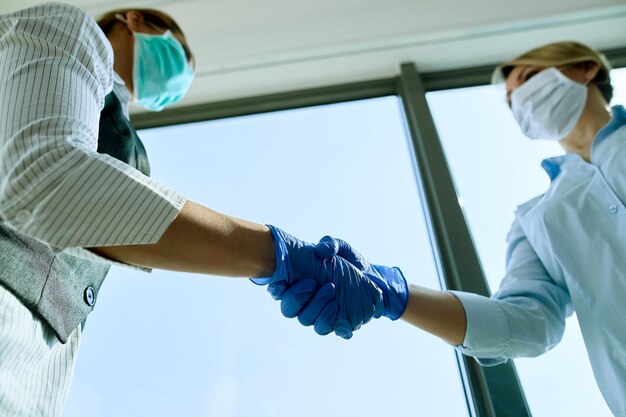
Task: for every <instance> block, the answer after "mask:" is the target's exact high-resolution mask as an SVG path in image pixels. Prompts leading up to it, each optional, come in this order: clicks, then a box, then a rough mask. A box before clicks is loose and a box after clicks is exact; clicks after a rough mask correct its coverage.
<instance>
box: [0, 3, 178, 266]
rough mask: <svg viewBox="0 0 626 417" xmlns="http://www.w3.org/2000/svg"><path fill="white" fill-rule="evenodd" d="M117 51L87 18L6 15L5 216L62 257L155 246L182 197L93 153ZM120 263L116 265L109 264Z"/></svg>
mask: <svg viewBox="0 0 626 417" xmlns="http://www.w3.org/2000/svg"><path fill="white" fill-rule="evenodd" d="M114 81H115V76H114V72H113V50H112V48H111V45H110V43H109V42H108V40H107V38H106V37H105V35H104V33H102V31H101V30H100V28H99V27H98V25H97V24H96V22H95V21H94V20H93V19H92V18H91V17H89V16H88V15H87V14H86V13H85V12H83V11H82V10H80V9H78V8H76V7H73V6H70V5H66V4H60V3H47V4H42V5H39V6H35V7H32V8H29V9H26V10H21V11H19V12H16V13H12V14H7V15H2V16H0V217H1V218H2V219H3V220H4V221H5V222H7V223H8V224H9V225H11V226H12V227H15V228H16V229H17V230H19V231H21V232H23V233H25V234H28V235H30V236H34V237H36V238H38V239H40V240H42V241H44V242H46V243H48V244H49V245H50V246H51V247H52V248H53V250H54V251H55V252H60V251H66V252H68V253H71V254H73V255H77V256H81V257H85V258H89V259H98V260H100V261H103V262H110V261H107V260H104V258H100V257H98V256H97V255H95V254H93V253H92V252H90V251H88V250H85V249H82V248H86V247H92V246H112V245H132V244H150V243H156V242H157V241H158V240H159V238H160V237H161V235H162V234H163V233H164V232H165V230H166V229H167V228H168V226H169V225H170V224H171V223H172V221H173V220H174V218H175V217H176V216H177V215H178V213H179V212H180V210H181V208H182V206H183V204H184V203H185V198H184V197H183V196H182V195H180V194H178V193H176V192H175V191H173V190H170V189H168V188H167V187H165V186H163V185H161V184H159V183H158V182H156V181H154V180H152V179H150V178H148V177H146V176H145V175H143V174H142V173H140V172H139V171H137V170H136V169H134V168H132V167H130V166H129V165H126V164H124V163H123V162H120V161H118V160H117V159H115V158H112V157H111V156H109V155H105V154H99V153H97V152H96V148H97V141H98V126H99V119H100V112H101V110H102V108H103V106H104V98H105V96H106V95H107V94H108V93H109V92H110V91H111V90H112V88H113V85H114ZM111 263H114V262H111Z"/></svg>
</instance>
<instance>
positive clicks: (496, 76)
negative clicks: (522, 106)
mask: <svg viewBox="0 0 626 417" xmlns="http://www.w3.org/2000/svg"><path fill="white" fill-rule="evenodd" d="M591 62H593V63H597V64H599V65H600V70H599V71H598V74H597V75H596V76H595V77H594V79H593V80H591V82H593V83H594V84H596V85H597V86H598V88H599V89H600V92H601V93H602V95H603V96H604V99H605V100H606V102H607V103H609V102H610V101H611V98H613V86H612V85H611V79H610V76H609V73H610V72H611V69H612V68H611V64H609V62H608V61H607V59H606V57H605V56H604V55H603V54H601V53H600V52H598V51H596V50H595V49H592V48H590V47H589V46H587V45H584V44H582V43H579V42H555V43H550V44H547V45H543V46H540V47H538V48H535V49H532V50H530V51H528V52H526V53H524V54H522V55H520V56H518V57H517V58H514V59H512V60H510V61H506V62H504V63H502V64H500V65H498V66H497V67H496V69H495V70H494V72H493V76H492V78H491V81H492V83H493V84H500V83H503V82H505V81H506V78H507V77H508V75H509V74H510V73H511V70H513V68H514V67H516V66H518V65H529V66H538V67H560V66H564V65H576V64H583V63H591Z"/></svg>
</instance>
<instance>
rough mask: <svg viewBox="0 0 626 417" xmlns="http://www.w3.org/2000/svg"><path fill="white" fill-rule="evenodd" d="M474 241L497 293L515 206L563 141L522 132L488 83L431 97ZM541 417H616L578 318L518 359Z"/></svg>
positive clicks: (623, 91)
mask: <svg viewBox="0 0 626 417" xmlns="http://www.w3.org/2000/svg"><path fill="white" fill-rule="evenodd" d="M612 78H613V85H614V88H615V97H614V100H613V104H618V103H620V104H626V69H620V70H615V71H613V73H612ZM427 98H428V103H429V106H430V108H431V111H432V113H433V117H434V119H435V123H436V125H437V129H438V132H439V136H440V138H441V141H442V143H443V147H444V150H445V152H446V156H447V159H448V163H449V166H450V169H451V171H452V174H453V177H454V180H455V183H456V187H457V191H458V194H459V196H460V199H459V201H460V203H461V204H462V206H463V209H464V212H465V216H466V219H467V221H468V223H469V226H470V229H471V231H472V235H473V238H474V242H475V244H476V247H477V250H478V252H479V255H480V258H481V261H482V264H483V268H484V271H485V274H486V276H487V280H488V282H489V284H490V287H491V289H492V291H495V290H497V288H498V286H499V282H500V280H501V278H502V277H503V276H504V273H505V253H506V248H507V245H506V241H505V238H506V234H507V232H508V230H509V228H510V226H511V223H512V222H513V218H514V212H515V209H516V207H517V205H519V204H521V203H523V202H525V201H527V200H529V199H530V198H532V197H534V196H536V195H539V194H541V193H543V192H544V191H545V190H546V189H547V188H548V186H549V179H548V177H547V175H546V174H545V172H544V171H543V169H542V168H541V167H540V163H541V160H542V159H543V158H546V157H549V156H554V155H559V154H562V153H563V150H562V149H561V148H560V146H559V145H558V143H554V142H547V141H530V140H529V139H527V138H526V137H525V136H523V134H522V133H521V132H520V130H519V128H518V126H517V124H516V122H515V120H514V119H513V116H512V114H511V112H510V111H509V109H508V108H507V107H506V105H504V100H503V92H502V91H501V90H499V89H498V88H496V87H492V86H484V87H475V88H465V89H458V90H448V91H440V92H432V93H429V94H428V95H427ZM515 363H516V367H517V370H518V372H519V375H520V379H521V382H522V386H523V388H524V391H525V393H526V397H527V400H528V403H529V406H530V409H531V412H532V413H533V415H534V416H536V417H542V416H554V415H563V416H565V415H567V416H590V415H593V416H598V417H601V416H607V417H608V416H611V413H610V411H609V409H608V407H607V405H606V403H605V402H604V400H603V398H602V395H601V394H600V391H599V389H598V387H597V385H596V383H595V379H594V376H593V373H592V371H591V366H590V364H589V360H588V357H587V353H586V350H585V347H584V343H583V340H582V336H581V334H580V329H579V327H578V322H577V320H576V316H575V315H574V316H573V317H571V318H569V319H568V320H567V328H566V332H565V335H564V337H563V341H562V342H561V343H560V344H559V345H558V346H557V347H556V348H554V349H553V350H552V351H550V352H548V353H546V354H544V355H542V356H541V357H539V358H534V359H518V360H516V361H515Z"/></svg>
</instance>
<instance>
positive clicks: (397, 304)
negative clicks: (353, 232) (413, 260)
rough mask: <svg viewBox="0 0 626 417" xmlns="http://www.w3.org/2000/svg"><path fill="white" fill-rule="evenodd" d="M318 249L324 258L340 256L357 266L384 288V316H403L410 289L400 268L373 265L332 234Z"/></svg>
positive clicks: (326, 237) (321, 241)
mask: <svg viewBox="0 0 626 417" xmlns="http://www.w3.org/2000/svg"><path fill="white" fill-rule="evenodd" d="M316 251H317V254H318V255H319V256H320V257H322V258H324V259H330V258H332V257H334V256H339V257H341V258H343V259H345V260H347V261H348V262H350V263H351V264H352V265H354V266H356V267H357V268H358V269H359V270H360V271H361V272H363V274H365V276H366V277H368V278H369V279H371V280H372V281H374V283H375V284H376V285H377V286H378V287H379V288H380V289H381V290H382V292H383V300H384V303H385V311H384V313H383V316H385V317H389V318H390V319H391V320H397V319H399V318H400V317H402V314H404V310H406V306H407V303H408V301H409V289H408V285H407V282H406V279H405V278H404V275H403V274H402V271H401V270H400V268H398V267H393V268H390V267H388V266H384V265H372V264H370V263H369V262H368V261H367V260H366V259H365V258H364V257H363V255H361V254H360V253H359V252H357V251H355V250H354V249H352V247H351V246H350V245H349V244H348V243H347V242H345V241H344V240H341V239H336V238H333V237H331V236H324V237H323V238H322V239H321V240H320V243H318V244H317V247H316Z"/></svg>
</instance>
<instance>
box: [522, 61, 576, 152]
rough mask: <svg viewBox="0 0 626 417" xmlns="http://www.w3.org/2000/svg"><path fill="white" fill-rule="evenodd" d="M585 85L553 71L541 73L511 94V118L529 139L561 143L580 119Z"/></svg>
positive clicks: (551, 69)
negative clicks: (559, 141) (512, 117)
mask: <svg viewBox="0 0 626 417" xmlns="http://www.w3.org/2000/svg"><path fill="white" fill-rule="evenodd" d="M587 84H588V83H587ZM587 84H580V83H577V82H576V81H573V80H571V79H570V78H568V77H567V76H565V75H564V74H563V73H562V72H561V71H559V70H558V69H556V68H554V67H552V68H548V69H546V70H543V71H541V72H540V73H538V74H537V75H535V76H534V77H532V78H531V79H529V80H528V81H526V82H525V83H524V84H522V85H521V86H519V87H518V88H516V89H515V90H513V93H512V94H511V108H512V110H513V116H515V120H517V123H519V125H520V127H521V128H522V131H523V132H524V134H525V135H526V136H528V137H529V138H531V139H539V138H541V139H548V140H561V139H563V138H565V137H566V136H567V135H569V134H570V133H571V131H572V130H574V127H576V124H577V123H578V119H580V115H581V114H582V112H583V108H584V107H585V102H586V101H587V87H586V86H587Z"/></svg>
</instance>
